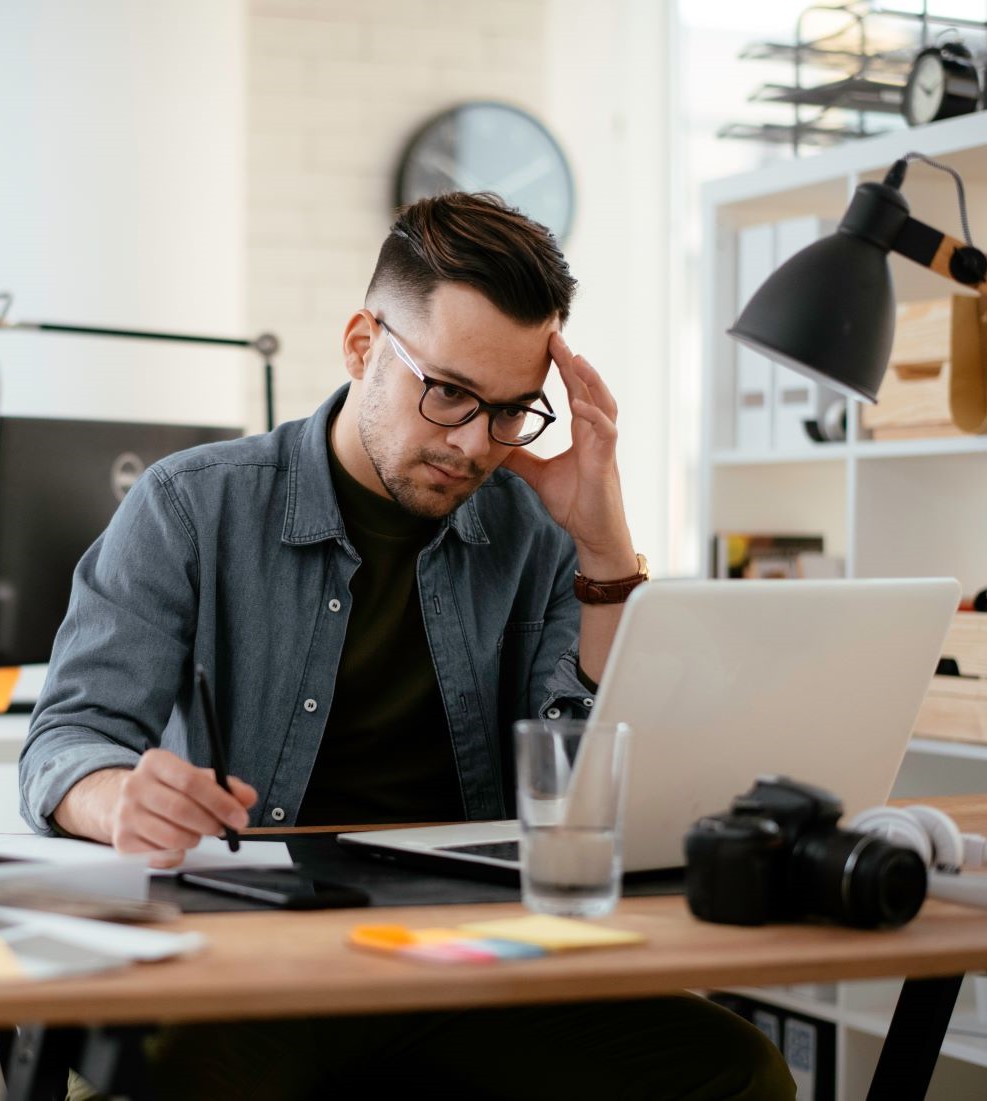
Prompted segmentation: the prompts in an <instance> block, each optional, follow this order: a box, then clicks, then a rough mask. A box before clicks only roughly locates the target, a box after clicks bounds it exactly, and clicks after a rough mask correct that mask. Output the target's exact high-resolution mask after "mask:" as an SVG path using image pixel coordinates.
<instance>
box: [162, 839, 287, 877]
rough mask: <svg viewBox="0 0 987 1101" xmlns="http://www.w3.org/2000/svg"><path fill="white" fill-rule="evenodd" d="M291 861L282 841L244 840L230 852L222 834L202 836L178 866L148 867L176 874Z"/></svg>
mask: <svg viewBox="0 0 987 1101" xmlns="http://www.w3.org/2000/svg"><path fill="white" fill-rule="evenodd" d="M291 863H293V861H292V859H291V855H290V854H289V852H288V846H287V845H286V844H285V843H284V841H247V842H243V843H241V845H240V849H239V851H238V852H235V853H231V852H230V849H229V846H228V845H227V844H226V842H225V841H224V840H223V839H222V838H221V837H203V839H202V840H201V841H200V842H199V844H198V846H197V847H196V848H194V849H189V851H188V852H187V853H186V854H185V859H184V860H183V861H182V863H181V864H180V865H179V866H178V867H177V868H150V869H148V870H149V871H150V873H151V875H155V876H159V875H175V874H176V873H177V872H184V871H188V870H189V869H190V868H226V867H235V866H236V865H237V864H244V865H249V866H250V867H260V866H263V867H271V868H285V867H287V866H289V865H290V864H291Z"/></svg>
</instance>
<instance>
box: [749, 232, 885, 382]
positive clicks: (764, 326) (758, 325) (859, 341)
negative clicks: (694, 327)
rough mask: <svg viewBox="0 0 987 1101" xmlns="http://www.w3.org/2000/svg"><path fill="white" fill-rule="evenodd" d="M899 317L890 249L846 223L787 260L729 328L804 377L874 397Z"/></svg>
mask: <svg viewBox="0 0 987 1101" xmlns="http://www.w3.org/2000/svg"><path fill="white" fill-rule="evenodd" d="M894 322H895V300H894V290H893V288H892V284H891V271H890V268H889V266H888V259H887V249H886V248H884V247H882V245H879V244H875V243H874V242H873V241H869V240H866V239H865V238H863V237H860V236H857V235H855V234H850V233H847V232H845V231H844V230H843V229H842V227H841V229H840V230H839V231H838V232H836V233H834V234H833V235H832V236H831V237H824V238H823V239H822V240H820V241H816V242H815V243H813V244H811V245H809V246H808V248H804V249H802V251H801V252H797V253H796V254H795V255H794V256H793V257H792V258H791V259H790V260H788V261H787V262H786V263H784V264H782V265H781V267H780V268H778V270H777V271H775V272H774V274H773V275H771V276H770V277H769V278H768V279H767V280H766V281H765V282H764V284H763V285H762V286H761V288H760V289H759V290H758V291H757V293H756V294H755V295H754V297H753V298H752V299H751V300H750V302H748V304H747V306H746V307H745V308H744V310H743V312H742V313H741V315H740V317H738V318H737V320H736V322H735V323H734V326H733V328H732V329H730V330H729V333H730V335H731V336H732V337H735V338H736V339H737V340H739V341H740V342H741V343H742V344H746V345H748V346H749V347H751V348H753V349H755V350H756V351H758V352H763V353H764V354H765V355H766V356H769V357H770V358H771V359H774V360H777V361H778V362H779V363H783V364H785V366H787V367H792V368H794V369H795V370H796V371H799V372H800V373H801V374H804V375H808V376H809V377H810V378H813V379H816V380H817V381H818V382H822V383H825V385H827V386H829V387H832V388H833V389H835V390H839V391H841V392H842V393H844V394H847V395H848V396H850V397H853V398H857V399H860V398H862V399H863V400H865V401H869V402H874V401H876V400H877V391H878V388H879V387H880V385H881V378H882V376H883V375H884V370H885V368H886V367H887V363H888V357H889V356H890V354H891V342H892V340H893V339H894Z"/></svg>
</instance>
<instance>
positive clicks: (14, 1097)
mask: <svg viewBox="0 0 987 1101" xmlns="http://www.w3.org/2000/svg"><path fill="white" fill-rule="evenodd" d="M82 1038H83V1031H82V1030H81V1029H78V1028H47V1029H46V1028H45V1027H44V1025H20V1026H19V1027H18V1029H17V1035H16V1036H15V1037H14V1043H13V1046H12V1049H11V1052H10V1057H9V1059H8V1062H7V1067H6V1070H7V1101H65V1084H66V1079H67V1077H68V1068H69V1067H72V1066H76V1065H77V1061H78V1057H79V1052H80V1050H81V1048H82Z"/></svg>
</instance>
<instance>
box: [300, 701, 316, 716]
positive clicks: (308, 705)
mask: <svg viewBox="0 0 987 1101" xmlns="http://www.w3.org/2000/svg"><path fill="white" fill-rule="evenodd" d="M318 706H319V705H318V704H317V703H316V702H315V700H312V699H308V700H306V701H305V702H304V703H303V704H302V707H304V708H305V710H306V711H307V712H308V713H309V714H311V713H312V712H313V711H316V710H317V709H318Z"/></svg>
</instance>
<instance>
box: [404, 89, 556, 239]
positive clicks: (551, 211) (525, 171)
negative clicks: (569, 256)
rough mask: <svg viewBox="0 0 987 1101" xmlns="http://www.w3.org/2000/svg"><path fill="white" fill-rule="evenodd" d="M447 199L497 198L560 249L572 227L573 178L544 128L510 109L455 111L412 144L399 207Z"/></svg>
mask: <svg viewBox="0 0 987 1101" xmlns="http://www.w3.org/2000/svg"><path fill="white" fill-rule="evenodd" d="M445 191H493V192H495V193H496V194H497V195H500V196H501V198H503V199H504V200H505V201H506V202H507V203H508V204H510V205H511V206H514V207H517V208H518V209H519V210H521V211H522V213H524V214H526V215H527V216H528V217H529V218H532V219H534V221H536V222H541V223H542V224H543V225H546V226H548V228H549V229H550V230H551V231H552V232H553V233H554V234H555V236H556V237H557V238H558V239H559V240H560V241H561V240H563V239H564V238H565V236H566V234H567V233H568V231H569V227H570V224H571V221H572V209H573V184H572V176H571V174H570V172H569V167H568V164H567V163H566V159H565V156H564V154H563V153H562V150H561V149H560V148H559V145H558V143H557V142H556V141H555V139H554V138H553V137H552V135H551V134H550V133H549V132H548V131H547V130H546V129H545V127H544V126H542V124H541V123H540V122H538V121H537V120H536V119H534V118H532V117H531V115H529V114H526V113H525V112H524V111H519V110H517V109H516V108H514V107H510V106H508V105H507V104H502V103H468V104H463V105H462V106H460V107H454V108H452V109H451V110H449V111H445V112H443V113H442V114H441V115H438V116H436V117H435V118H433V119H431V120H430V121H429V122H427V123H426V124H425V126H423V127H422V129H421V130H419V131H418V133H417V134H416V135H415V136H414V137H413V138H412V140H411V141H410V142H409V144H408V146H407V149H406V151H405V154H404V157H403V158H402V161H401V167H400V168H399V170H398V179H397V201H398V203H399V204H402V203H410V202H414V201H415V200H417V199H421V198H425V197H426V196H430V195H439V194H441V193H442V192H445Z"/></svg>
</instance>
